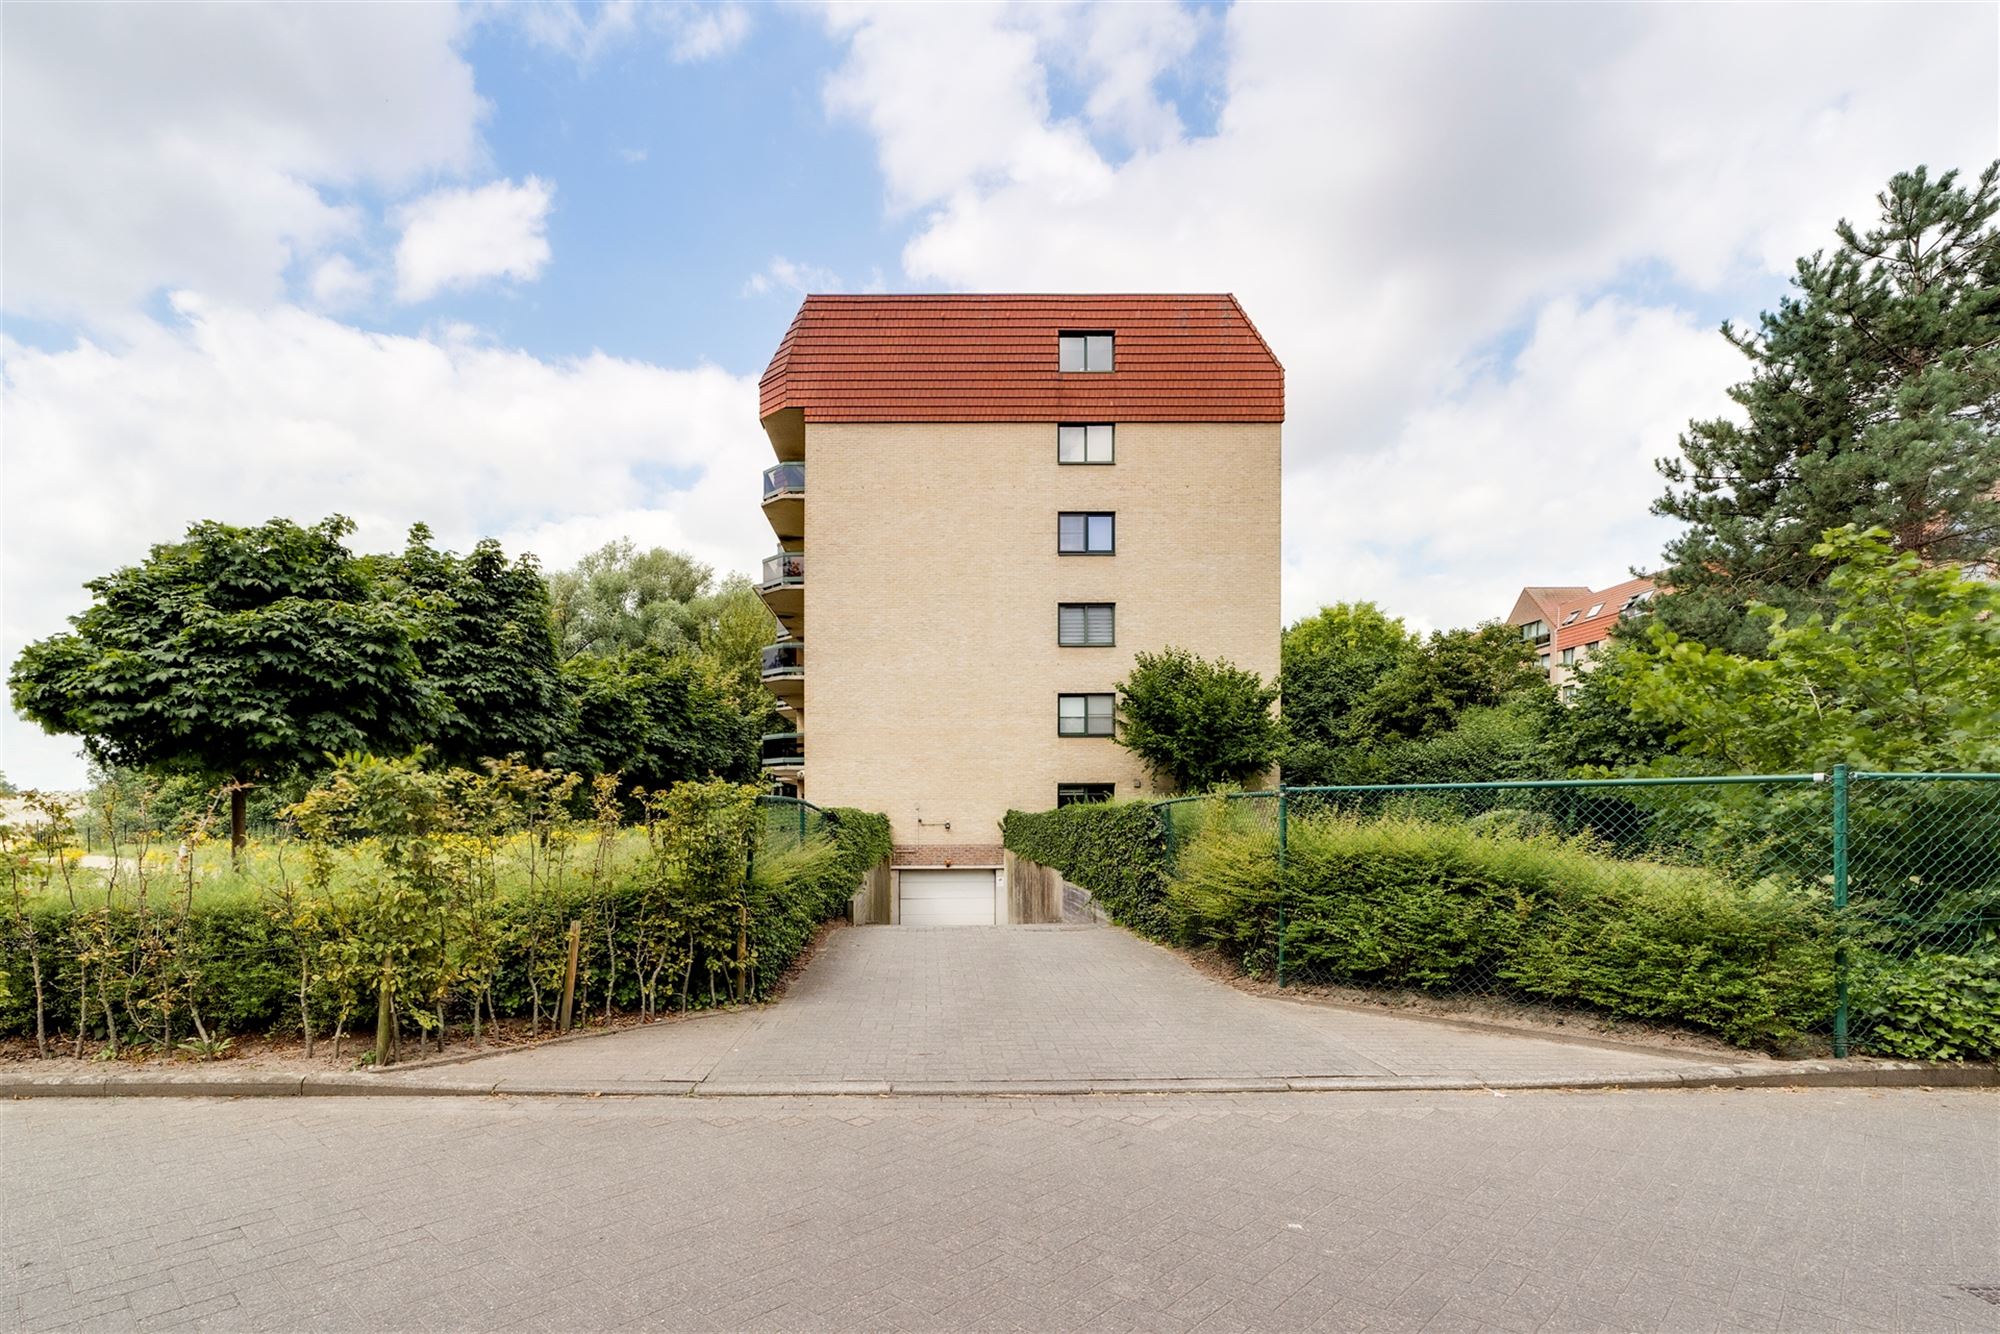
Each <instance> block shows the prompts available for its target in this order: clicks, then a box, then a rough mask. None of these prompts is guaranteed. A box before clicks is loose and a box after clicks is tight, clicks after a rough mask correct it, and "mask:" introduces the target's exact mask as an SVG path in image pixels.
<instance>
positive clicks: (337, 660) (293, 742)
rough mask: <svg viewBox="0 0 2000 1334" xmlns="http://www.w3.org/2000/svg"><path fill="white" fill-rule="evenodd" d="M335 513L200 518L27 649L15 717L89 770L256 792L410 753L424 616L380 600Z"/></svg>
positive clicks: (429, 706) (95, 587)
mask: <svg viewBox="0 0 2000 1334" xmlns="http://www.w3.org/2000/svg"><path fill="white" fill-rule="evenodd" d="M352 529H353V524H352V523H351V522H350V521H349V520H348V519H346V518H343V517H340V516H335V517H333V518H330V519H326V520H324V521H322V522H320V523H318V524H315V525H313V526H312V527H310V528H302V527H300V526H299V525H297V524H295V523H292V522H291V521H289V520H286V519H273V520H271V521H270V522H269V523H265V524H260V525H258V526H256V527H252V528H240V527H234V526H232V525H229V524H223V523H212V522H209V523H197V524H195V525H194V526H193V527H191V528H189V529H188V533H187V536H186V538H185V539H183V540H182V541H180V542H174V543H167V544H164V545H161V546H156V547H154V548H153V549H152V552H151V554H150V555H148V556H147V558H146V559H145V560H144V561H143V562H141V563H140V564H138V565H130V566H127V567H125V568H124V569H122V570H118V571H116V572H114V573H112V574H108V575H105V576H104V577H103V578H100V579H93V580H91V581H90V582H89V583H88V584H86V585H85V587H87V588H88V589H89V590H90V592H91V594H92V595H93V599H94V600H93V602H92V605H91V607H90V608H89V610H87V611H85V612H83V613H82V614H81V615H79V616H77V617H74V618H73V619H72V621H71V624H72V626H73V627H74V628H73V629H72V630H70V631H68V632H66V633H63V634H59V635H53V636H51V637H49V638H47V639H44V640H41V641H39V642H37V643H33V644H30V645H29V646H28V647H27V648H25V649H24V650H22V652H21V655H20V657H19V658H17V659H16V660H15V662H14V665H13V668H12V671H11V672H10V674H9V678H8V684H9V686H10V688H11V691H12V695H13V702H14V707H15V709H16V710H18V711H19V712H20V713H21V714H22V716H24V717H26V718H28V719H29V720H31V721H33V722H36V723H39V724H40V725H41V726H42V727H43V728H44V729H45V730H46V731H49V732H53V733H57V734H67V735H72V736H77V737H81V738H82V740H83V745H84V749H85V751H86V752H87V753H88V754H89V755H90V757H91V758H92V759H93V760H96V761H97V762H98V763H100V764H104V765H111V766H138V767H143V768H147V769H152V770H155V771H158V772H163V773H183V774H191V775H195V776H197V777H200V778H201V779H203V780H204V781H211V782H228V783H232V784H234V785H235V786H234V787H233V788H232V793H231V798H232V799H231V803H230V804H231V812H230V834H231V840H232V843H233V845H234V846H236V847H241V846H242V843H243V838H244V822H245V805H246V797H245V787H246V785H248V784H250V783H253V782H258V781H263V780H268V779H274V778H279V777H283V776H285V775H288V774H290V773H293V772H295V771H296V770H298V769H299V768H301V767H302V766H306V765H311V764H315V763H317V762H319V761H320V760H321V759H322V757H324V756H325V755H327V754H330V753H339V752H346V751H354V750H366V749H405V748H408V747H409V746H412V745H415V744H417V743H418V742H420V741H421V740H422V739H423V738H424V735H425V733H426V732H427V730H428V729H429V728H430V727H431V726H432V725H433V722H434V720H435V719H436V717H437V716H438V712H439V705H438V701H437V697H436V695H435V693H434V692H433V691H432V690H431V688H430V687H429V685H428V684H427V683H426V682H425V680H424V678H423V675H422V671H421V668H420V665H419V661H418V655H417V651H416V647H415V640H416V636H417V633H418V629H419V619H418V616H417V614H416V611H415V609H414V608H412V607H411V606H409V605H405V604H403V603H400V602H396V601H390V600H385V599H383V598H381V597H378V596H376V594H375V590H374V589H373V587H372V586H371V583H370V580H369V578H368V575H367V571H366V569H365V568H364V566H363V564H362V563H361V562H360V561H358V560H356V558H355V557H354V556H353V555H352V554H351V553H350V552H349V551H348V549H347V548H346V546H345V545H343V543H342V540H341V539H343V538H344V537H346V536H347V534H348V533H349V532H350V531H352Z"/></svg>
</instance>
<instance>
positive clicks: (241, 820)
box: [211, 783, 250, 868]
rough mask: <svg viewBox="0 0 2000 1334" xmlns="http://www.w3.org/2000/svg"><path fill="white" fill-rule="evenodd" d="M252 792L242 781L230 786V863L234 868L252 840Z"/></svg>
mask: <svg viewBox="0 0 2000 1334" xmlns="http://www.w3.org/2000/svg"><path fill="white" fill-rule="evenodd" d="M211 809H212V808H211ZM249 826H250V794H249V792H248V790H246V789H245V788H244V786H243V785H242V784H241V783H234V784H232V785H231V786H230V788H229V865H230V866H231V867H232V868H234V867H235V866H236V864H237V862H238V861H239V860H240V859H241V857H242V856H243V845H244V844H246V843H248V842H249V841H250V833H249Z"/></svg>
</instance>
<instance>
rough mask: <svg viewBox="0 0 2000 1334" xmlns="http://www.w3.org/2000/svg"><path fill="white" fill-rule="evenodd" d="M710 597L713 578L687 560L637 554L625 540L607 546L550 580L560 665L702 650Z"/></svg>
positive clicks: (671, 554) (662, 552)
mask: <svg viewBox="0 0 2000 1334" xmlns="http://www.w3.org/2000/svg"><path fill="white" fill-rule="evenodd" d="M714 592H715V571H714V570H712V569H710V568H709V567H708V566H706V565H703V564H702V563H701V562H700V561H697V560H695V559H694V558H693V557H691V556H684V555H682V554H681V553H680V552H678V551H668V550H667V549H666V548H665V547H653V548H651V549H649V550H646V551H641V550H639V548H638V547H636V546H634V545H633V544H632V542H631V540H630V539H629V538H622V537H621V538H619V539H618V540H617V541H615V542H607V543H606V544H605V545H603V546H602V547H599V548H598V549H597V550H596V551H593V552H591V553H590V554H589V555H587V556H585V557H584V558H583V559H582V560H579V561H578V562H577V563H576V566H575V568H573V569H568V570H559V571H557V572H556V573H554V574H552V575H550V576H549V599H550V602H551V604H552V605H553V607H554V612H555V625H556V644H557V650H558V652H559V653H560V654H561V655H562V657H563V658H565V659H568V658H574V657H576V656H577V655H578V654H582V653H590V654H595V655H597V656H598V657H610V656H612V655H614V654H618V653H624V652H628V651H630V650H633V649H641V648H655V649H659V650H660V651H662V652H665V653H678V652H691V651H693V650H694V649H696V648H698V647H699V645H700V639H701V621H702V603H703V601H704V599H706V598H708V597H709V596H711V595H712V594H713V593H714Z"/></svg>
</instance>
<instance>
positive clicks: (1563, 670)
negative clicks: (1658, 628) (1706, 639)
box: [1507, 579, 1653, 700]
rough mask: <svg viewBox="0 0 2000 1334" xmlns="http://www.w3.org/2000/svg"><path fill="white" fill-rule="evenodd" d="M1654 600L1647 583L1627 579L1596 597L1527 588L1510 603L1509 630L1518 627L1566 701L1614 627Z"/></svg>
mask: <svg viewBox="0 0 2000 1334" xmlns="http://www.w3.org/2000/svg"><path fill="white" fill-rule="evenodd" d="M1652 596H1653V581H1652V580H1651V579H1627V580H1626V581H1625V582H1624V583H1622V584H1613V585H1611V587H1609V588H1600V589H1597V590H1595V591H1593V590H1591V589H1588V588H1584V587H1581V586H1580V585H1569V586H1563V587H1529V588H1524V589H1522V590H1521V596H1520V597H1518V598H1516V599H1514V610H1513V611H1512V612H1510V613H1508V616H1507V624H1509V625H1513V626H1519V627H1520V630H1521V637H1522V638H1523V639H1525V640H1527V641H1528V642H1529V643H1531V644H1533V645H1534V646H1535V657H1536V660H1537V661H1539V662H1540V664H1541V667H1542V670H1543V671H1545V672H1547V673H1548V676H1549V683H1550V684H1551V685H1553V686H1555V688H1556V689H1557V690H1558V691H1559V692H1561V694H1562V697H1563V698H1564V699H1565V700H1567V699H1568V698H1569V697H1570V696H1571V695H1572V694H1573V693H1575V689H1576V685H1575V681H1576V674H1577V673H1578V672H1579V671H1581V670H1583V668H1584V666H1585V665H1586V664H1587V663H1588V662H1589V661H1590V657H1591V655H1592V654H1593V653H1595V652H1596V651H1597V650H1598V649H1599V648H1600V647H1602V646H1603V644H1604V641H1605V640H1607V639H1609V638H1610V637H1611V630H1612V627H1613V626H1615V625H1617V624H1618V621H1619V619H1620V618H1621V617H1623V616H1626V615H1629V614H1630V613H1631V612H1632V610H1633V609H1634V608H1636V607H1639V606H1641V605H1643V604H1644V603H1645V601H1646V600H1647V599H1648V598H1650V597H1652Z"/></svg>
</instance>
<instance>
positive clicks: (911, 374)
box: [759, 295, 1284, 925]
mask: <svg viewBox="0 0 2000 1334" xmlns="http://www.w3.org/2000/svg"><path fill="white" fill-rule="evenodd" d="M760 416H761V418H762V421H763V426H764V430H765V432H766V434H767V435H768V436H769V437H770V441H771V445H772V448H773V450H774V451H775V452H776V455H777V459H778V462H777V464H776V465H775V466H774V467H772V468H770V469H769V470H768V471H767V472H766V473H765V475H764V509H765V513H766V514H767V516H768V517H769V518H770V521H771V525H772V527H773V529H774V530H775V532H776V536H777V543H778V550H777V551H776V552H775V553H774V554H773V555H772V556H771V557H770V558H769V559H768V560H766V561H765V562H764V569H763V575H762V580H761V582H760V585H759V588H760V591H761V592H762V594H763V596H764V599H765V601H766V602H767V603H768V604H769V606H770V608H771V610H772V611H773V612H774V613H775V614H776V616H777V618H778V621H779V624H780V626H781V627H782V636H783V637H782V638H781V639H780V640H779V641H778V642H777V643H775V644H773V645H772V646H771V647H770V648H769V649H768V650H767V651H766V654H765V660H764V677H765V680H766V682H767V683H768V684H769V685H770V686H771V688H772V689H773V691H774V692H775V693H776V694H777V695H778V698H779V699H780V701H781V702H782V704H783V707H784V710H785V713H786V716H787V717H788V718H789V719H790V720H791V726H790V728H789V730H787V731H786V732H784V733H780V734H776V735H773V736H769V737H766V738H765V752H764V765H765V769H766V771H767V772H768V773H769V774H770V775H771V776H772V777H773V778H774V779H775V780H777V781H778V782H781V783H783V784H785V785H787V786H788V787H790V788H792V789H793V790H796V791H798V792H799V793H800V794H801V795H803V796H805V797H806V798H808V799H809V800H811V801H813V802H816V803H818V804H820V805H828V806H858V807H863V808H866V809H869V810H877V811H882V812H885V813H886V814H887V815H888V816H889V819H890V822H891V825H892V828H893V833H894V839H895V845H896V847H895V853H894V856H893V859H892V872H891V887H890V893H889V903H888V905H887V907H886V910H885V912H886V916H887V917H888V918H889V919H890V920H893V921H898V922H901V923H903V924H907V925H919V924H931V925H944V924H973V923H989V922H1005V921H1007V920H1009V917H1010V910H1009V907H1008V895H1007V887H1006V885H1005V876H1004V874H1003V869H1002V868H1003V861H1004V859H1003V856H1002V852H1001V846H1000V819H1001V816H1002V815H1003V814H1004V813H1005V812H1006V811H1007V810H1009V809H1010V808H1014V809H1022V810H1046V809H1048V808H1049V807H1051V806H1055V805H1057V804H1059V803H1063V802H1067V801H1073V800H1092V799H1100V798H1105V797H1110V796H1114V795H1115V796H1118V797H1143V796H1150V795H1153V790H1152V780H1151V779H1150V778H1148V776H1147V775H1146V773H1145V771H1144V769H1143V767H1142V766H1141V765H1140V764H1139V763H1138V762H1137V761H1136V760H1135V759H1134V758H1133V757H1132V756H1131V754H1130V753H1128V752H1127V751H1126V750H1125V749H1124V748H1123V747H1121V746H1119V745H1118V744H1117V743H1116V742H1115V741H1114V740H1113V733H1114V729H1115V728H1116V726H1117V723H1116V719H1115V716H1114V714H1115V707H1114V706H1115V696H1114V687H1115V685H1116V684H1117V682H1119V681H1120V680H1121V679H1123V678H1124V677H1125V675H1126V674H1127V672H1129V671H1130V669H1131V666H1132V660H1133V657H1134V655H1135V654H1136V653H1138V652H1140V651H1142V650H1158V649H1161V648H1165V647H1168V646H1170V645H1171V646H1177V647H1183V648H1188V649H1191V650H1193V651H1195V652H1197V653H1199V654H1202V655H1203V656H1206V657H1214V656H1217V655H1220V656H1222V657H1225V658H1228V659H1229V660H1231V661H1232V662H1234V663H1236V664H1237V665H1239V666H1242V667H1246V668H1250V669H1252V670H1254V671H1256V672H1258V673H1260V674H1261V675H1263V676H1265V677H1266V678H1271V677H1274V676H1275V675H1276V673H1277V670H1278V639H1279V632H1280V624H1281V622H1280V611H1279V601H1278V597H1279V592H1278V585H1279V522H1280V520H1279V481H1280V449H1279V437H1280V429H1281V423H1282V422H1283V420H1284V371H1283V369H1282V367H1280V365H1279V364H1278V360H1277V358H1276V357H1275V356H1273V355H1272V352H1271V349H1270V348H1269V347H1268V346H1267V345H1266V344H1265V342H1264V340H1263V338H1262V337H1261V336H1260V335H1259V334H1258V332H1257V330H1256V328H1255V327H1254V326H1253V325H1252V324H1251V322H1250V319H1249V317H1248V316H1247V315H1245V314H1244V312H1243V309H1242V307H1241V306H1240V305H1239V304H1238V303H1237V302H1236V300H1235V298H1234V297H1231V296H1226V295H1221V296H1164V295H1156V296H1002V295H976V296H975V295H947V296H810V297H807V298H806V299H805V302H804V304H803V305H802V306H801V307H800V309H799V313H798V315H797V317H796V318H795V319H794V320H793V322H792V325H791V328H790V330H789V331H788V332H787V333H786V334H785V337H784V340H783V341H782V342H781V343H780V344H779V346H778V350H777V354H776V355H775V356H774V357H773V358H772V360H771V364H770V367H769V369H767V370H766V371H765V373H764V377H763V380H762V384H761V404H760Z"/></svg>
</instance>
